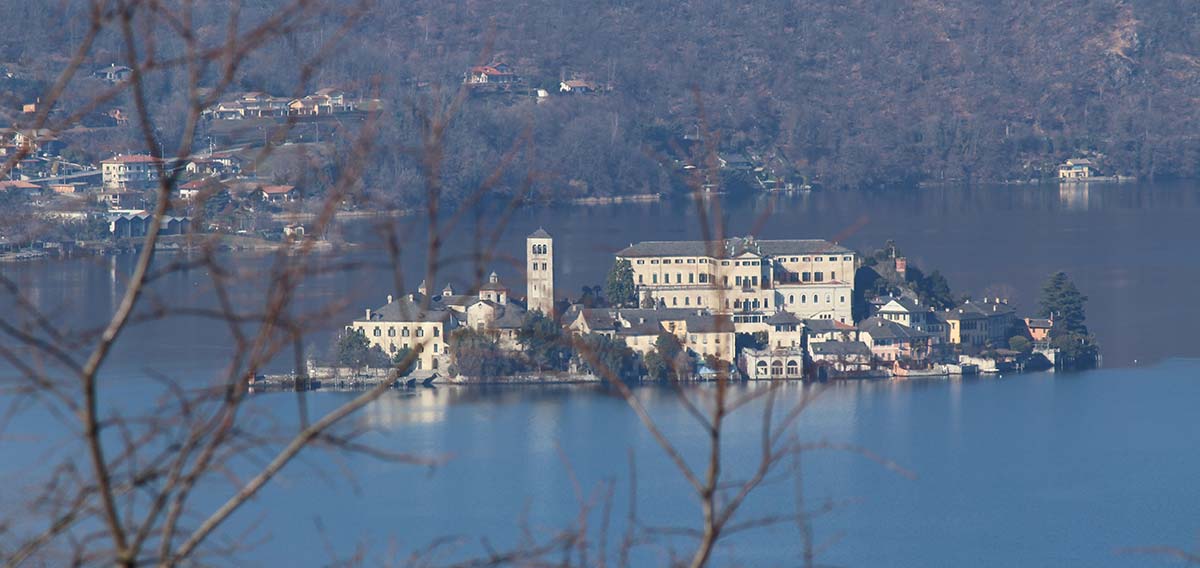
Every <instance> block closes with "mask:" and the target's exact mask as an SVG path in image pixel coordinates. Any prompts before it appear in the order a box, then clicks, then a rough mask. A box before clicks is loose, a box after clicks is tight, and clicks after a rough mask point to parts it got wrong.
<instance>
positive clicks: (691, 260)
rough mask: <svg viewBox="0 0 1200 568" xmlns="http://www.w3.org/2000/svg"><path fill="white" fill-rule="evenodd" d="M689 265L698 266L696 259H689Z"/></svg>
mask: <svg viewBox="0 0 1200 568" xmlns="http://www.w3.org/2000/svg"><path fill="white" fill-rule="evenodd" d="M688 264H696V259H694V258H689V259H688Z"/></svg>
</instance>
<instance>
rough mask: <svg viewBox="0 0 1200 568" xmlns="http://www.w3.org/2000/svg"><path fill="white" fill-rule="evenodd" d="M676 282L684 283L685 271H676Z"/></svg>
mask: <svg viewBox="0 0 1200 568" xmlns="http://www.w3.org/2000/svg"><path fill="white" fill-rule="evenodd" d="M675 283H676V284H683V273H682V272H676V273H675Z"/></svg>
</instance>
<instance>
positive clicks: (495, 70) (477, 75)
mask: <svg viewBox="0 0 1200 568" xmlns="http://www.w3.org/2000/svg"><path fill="white" fill-rule="evenodd" d="M463 82H464V83H466V84H468V85H497V84H501V85H503V84H508V83H515V82H517V75H516V74H515V73H513V72H512V71H511V70H510V69H509V67H508V65H506V64H504V63H496V64H493V65H477V66H475V67H472V68H471V70H470V71H469V72H468V73H467V76H466V78H465V79H463Z"/></svg>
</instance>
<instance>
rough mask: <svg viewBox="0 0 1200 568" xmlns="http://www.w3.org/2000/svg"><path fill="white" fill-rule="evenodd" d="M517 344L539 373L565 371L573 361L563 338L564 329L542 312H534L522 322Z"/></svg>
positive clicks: (569, 349) (527, 315)
mask: <svg viewBox="0 0 1200 568" xmlns="http://www.w3.org/2000/svg"><path fill="white" fill-rule="evenodd" d="M517 342H519V343H520V344H521V347H522V348H524V350H525V355H526V356H527V357H528V358H529V361H530V362H531V363H532V364H533V366H534V367H536V368H537V369H538V370H539V371H543V370H554V371H565V370H566V369H567V364H568V363H570V361H571V348H570V345H569V344H568V342H567V339H566V337H565V336H563V331H562V328H561V327H559V325H558V323H556V322H555V321H554V320H553V319H551V318H548V317H546V316H545V315H543V314H542V313H541V312H538V311H533V312H529V313H528V314H526V315H525V321H523V322H521V329H520V330H518V331H517Z"/></svg>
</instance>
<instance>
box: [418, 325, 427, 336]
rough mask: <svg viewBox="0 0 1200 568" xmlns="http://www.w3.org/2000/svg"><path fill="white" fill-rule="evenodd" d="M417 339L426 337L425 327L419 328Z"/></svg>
mask: <svg viewBox="0 0 1200 568" xmlns="http://www.w3.org/2000/svg"><path fill="white" fill-rule="evenodd" d="M417 337H425V328H423V327H418V328H417Z"/></svg>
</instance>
